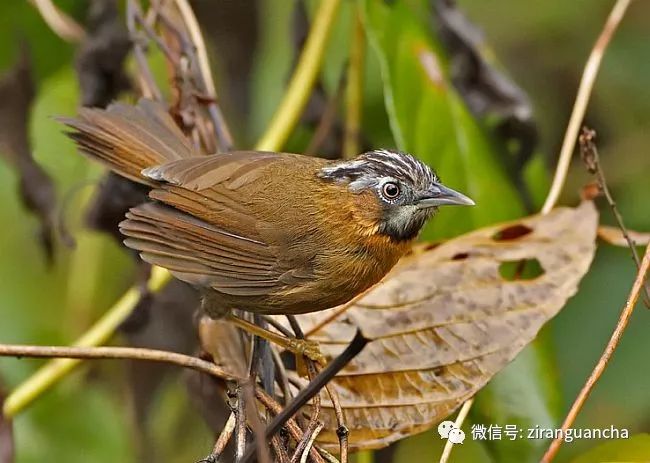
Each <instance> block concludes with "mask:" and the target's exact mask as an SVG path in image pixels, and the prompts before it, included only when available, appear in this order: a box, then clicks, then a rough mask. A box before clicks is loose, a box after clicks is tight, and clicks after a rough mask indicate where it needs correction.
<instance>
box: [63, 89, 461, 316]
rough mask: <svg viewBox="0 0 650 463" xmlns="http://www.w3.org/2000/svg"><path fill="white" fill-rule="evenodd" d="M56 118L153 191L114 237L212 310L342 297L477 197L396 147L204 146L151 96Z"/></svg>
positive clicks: (322, 302)
mask: <svg viewBox="0 0 650 463" xmlns="http://www.w3.org/2000/svg"><path fill="white" fill-rule="evenodd" d="M59 119H60V121H61V122H62V123H63V124H65V125H66V126H67V130H66V133H67V135H68V136H69V137H70V138H72V139H73V140H74V141H75V143H76V145H77V147H78V149H79V150H80V151H81V152H82V153H84V154H86V155H87V156H89V157H91V158H93V159H95V160H97V161H99V162H101V163H102V164H104V165H105V166H107V167H108V168H109V169H111V170H112V171H114V172H116V173H117V174H119V175H121V176H123V177H126V178H128V179H130V180H133V181H135V182H138V183H141V184H144V185H146V186H148V187H149V188H150V191H149V198H150V200H148V201H147V202H145V203H144V204H141V205H138V206H136V207H133V208H131V209H130V210H129V211H128V213H127V214H126V217H125V220H124V221H123V222H121V223H120V225H119V228H120V232H121V233H122V234H123V235H124V236H125V239H124V244H125V245H126V246H127V247H129V248H131V249H134V250H136V251H137V252H138V253H139V254H140V256H141V258H142V259H143V260H144V261H146V262H148V263H149V264H152V265H157V266H160V267H163V268H165V269H167V270H169V272H170V273H171V274H172V275H173V276H174V277H176V278H178V279H180V280H182V281H184V282H187V283H189V284H191V285H193V286H194V287H196V288H198V289H200V290H201V293H202V294H203V296H204V300H206V301H209V303H206V304H205V310H206V311H207V313H208V315H209V316H211V317H213V318H218V317H222V316H223V315H224V314H226V313H228V312H229V311H232V310H234V309H237V310H243V311H247V312H252V313H254V314H265V315H294V314H301V313H307V312H314V311H321V310H325V309H329V308H332V307H335V306H338V305H341V304H344V303H346V302H348V301H350V300H351V299H352V298H354V297H355V296H356V295H358V294H360V293H362V292H364V291H365V290H367V289H368V288H370V287H371V286H373V285H374V284H376V283H377V282H379V281H380V280H381V279H382V278H383V277H384V276H385V275H386V274H387V273H388V271H389V270H390V269H391V268H392V267H393V266H394V265H395V264H396V263H397V261H398V260H399V259H400V258H401V257H402V256H404V255H405V254H406V253H407V252H408V251H409V249H410V248H411V247H412V244H413V241H414V240H415V239H416V238H417V236H418V234H419V232H420V230H421V229H422V227H423V226H424V224H425V223H426V222H427V221H428V220H429V219H430V218H431V217H432V216H433V215H434V214H435V212H436V211H437V209H438V207H440V206H445V205H473V204H474V202H473V201H472V200H471V199H470V198H468V197H467V196H465V195H463V194H462V193H459V192H458V191H455V190H453V189H451V188H449V187H447V186H444V185H443V184H442V183H441V182H440V179H439V178H438V176H437V175H436V174H435V173H434V171H433V170H432V169H431V168H430V167H429V166H428V165H426V164H425V163H423V162H421V161H420V160H418V159H417V158H416V157H414V156H412V155H411V154H408V153H405V152H401V151H397V150H392V149H376V150H371V151H368V152H365V153H363V154H360V155H359V156H357V157H356V158H353V159H348V160H325V159H321V158H316V157H311V156H305V155H300V154H291V153H276V152H265V151H232V152H228V153H218V154H212V155H205V154H202V153H201V152H200V151H199V150H198V149H197V148H196V147H195V146H193V145H192V143H191V142H190V141H189V139H188V138H187V137H186V136H185V135H184V133H183V132H182V131H181V130H180V128H179V127H178V126H177V125H176V123H175V122H174V120H173V118H172V117H171V116H170V115H169V113H168V111H167V110H166V108H165V106H164V105H163V104H161V103H158V102H154V101H152V100H147V99H141V100H140V101H139V102H138V103H137V104H136V105H130V104H126V103H119V102H117V103H114V104H112V105H110V106H109V107H108V108H107V109H96V108H82V109H80V110H79V113H78V116H77V117H72V118H59Z"/></svg>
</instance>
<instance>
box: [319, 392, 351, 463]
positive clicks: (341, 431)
mask: <svg viewBox="0 0 650 463" xmlns="http://www.w3.org/2000/svg"><path fill="white" fill-rule="evenodd" d="M325 390H326V391H327V394H328V395H329V397H330V401H331V402H332V407H334V416H336V426H337V428H336V437H337V438H338V440H339V453H340V455H339V458H340V461H341V463H348V454H349V443H348V437H349V435H350V431H349V430H348V427H347V426H346V425H345V417H344V416H343V407H341V401H340V400H339V397H338V395H337V394H336V392H335V391H334V389H332V386H331V385H330V384H329V383H328V384H326V385H325Z"/></svg>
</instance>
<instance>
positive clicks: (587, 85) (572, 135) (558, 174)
mask: <svg viewBox="0 0 650 463" xmlns="http://www.w3.org/2000/svg"><path fill="white" fill-rule="evenodd" d="M630 2H631V0H617V2H616V4H615V5H614V8H612V11H611V13H610V14H609V17H608V18H607V21H606V22H605V26H604V27H603V30H602V31H601V33H600V36H599V37H598V39H597V40H596V43H595V44H594V47H593V49H592V50H591V54H590V55H589V58H588V59H587V64H586V65H585V69H584V71H583V72H582V79H581V80H580V86H579V87H578V94H577V96H576V101H575V103H574V105H573V110H572V112H571V118H570V119H569V125H568V126H567V129H566V133H565V134H564V141H563V142H562V149H561V150H560V157H559V159H558V162H557V167H556V169H555V177H554V178H553V184H552V185H551V189H550V191H549V192H548V196H547V197H546V201H545V202H544V206H543V207H542V213H543V214H547V213H548V212H549V211H550V210H551V209H553V208H554V207H555V205H556V204H557V201H558V199H559V197H560V193H561V192H562V188H563V187H564V183H565V181H566V176H567V172H568V170H569V164H571V155H572V154H573V148H574V146H575V143H576V140H577V137H578V131H579V130H580V126H581V125H582V121H583V119H584V117H585V112H586V110H587V104H588V103H589V99H590V97H591V91H592V89H593V87H594V82H595V81H596V75H597V74H598V69H599V68H600V63H601V61H602V59H603V55H604V54H605V50H606V49H607V46H608V45H609V42H610V40H611V39H612V36H613V35H614V32H615V31H616V29H617V28H618V25H619V24H620V23H621V20H622V19H623V15H624V14H625V11H626V10H627V7H628V6H629V5H630Z"/></svg>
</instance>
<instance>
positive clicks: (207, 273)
mask: <svg viewBox="0 0 650 463" xmlns="http://www.w3.org/2000/svg"><path fill="white" fill-rule="evenodd" d="M287 156H289V157H288V158H287ZM294 156H295V157H297V158H300V157H301V156H298V155H278V154H275V153H265V152H252V151H246V152H234V153H231V154H223V155H221V154H219V155H213V156H205V157H196V158H189V159H182V160H177V161H172V162H169V163H166V164H163V165H161V166H156V167H153V168H149V169H145V170H144V171H143V175H144V176H146V177H147V178H149V179H151V180H154V181H155V182H157V183H158V184H159V188H156V189H154V190H152V191H151V192H150V196H151V198H153V199H156V200H158V201H160V202H162V203H164V204H160V203H147V204H144V205H141V206H138V207H135V208H133V209H131V211H130V212H129V213H128V214H127V219H126V220H125V221H124V222H122V224H121V225H120V230H121V231H122V233H123V234H125V235H126V236H127V239H126V240H125V244H126V245H127V246H128V247H130V248H133V249H136V250H138V251H139V252H140V254H141V256H142V258H143V259H144V260H145V261H147V262H149V263H151V264H154V265H159V266H161V267H164V268H167V269H169V270H170V271H172V273H174V275H176V276H177V277H178V278H179V279H181V280H183V281H186V282H189V283H191V284H195V285H199V286H208V287H211V288H213V289H216V290H217V291H219V292H222V293H224V294H229V295H233V296H260V295H264V294H269V293H272V292H274V291H275V290H277V289H280V288H283V287H286V286H287V284H292V283H295V282H296V279H297V278H298V279H303V278H309V275H311V271H310V268H309V259H308V258H306V259H297V260H296V259H295V258H293V259H292V260H291V261H287V260H286V259H284V258H283V253H282V243H279V242H277V241H276V240H275V239H274V238H273V237H272V235H269V234H268V233H265V232H264V230H268V229H270V228H273V227H272V226H270V225H269V223H268V222H266V221H265V220H266V219H265V218H264V217H260V214H259V213H258V211H259V208H256V204H257V203H258V202H259V201H263V195H259V194H256V193H255V192H256V191H257V188H255V187H256V186H259V185H255V186H254V185H252V182H254V181H255V180H263V185H267V184H268V178H265V176H267V177H268V174H269V169H268V168H269V167H270V166H271V165H272V164H274V163H283V162H284V163H287V162H289V163H291V162H294V161H295V158H294ZM262 193H263V192H262ZM260 198H262V199H260ZM297 267H298V268H297Z"/></svg>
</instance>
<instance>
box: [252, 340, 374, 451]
mask: <svg viewBox="0 0 650 463" xmlns="http://www.w3.org/2000/svg"><path fill="white" fill-rule="evenodd" d="M366 344H368V339H366V338H365V337H364V336H363V334H361V331H357V334H356V335H355V336H354V338H353V339H352V341H351V342H350V344H349V345H348V347H346V348H345V350H344V351H343V352H341V354H340V355H339V356H338V357H336V358H335V359H334V360H332V361H331V362H330V363H328V364H327V366H326V367H325V368H323V369H322V370H321V371H320V373H318V375H317V376H316V377H315V378H314V379H313V380H312V381H310V382H309V384H308V385H307V387H305V388H304V389H302V390H301V391H300V392H299V393H298V395H296V397H295V398H294V399H293V400H292V401H291V402H290V403H289V404H287V406H286V407H284V408H283V409H282V411H281V412H280V413H278V414H277V415H276V416H275V417H274V418H273V419H272V420H271V423H270V424H269V425H268V426H267V428H266V432H265V434H266V438H267V439H270V438H271V437H272V436H273V435H274V434H275V433H276V432H278V431H279V430H280V428H282V427H283V426H284V425H285V424H286V422H287V421H288V420H289V419H291V417H292V416H294V415H295V414H296V413H297V412H298V410H300V409H301V408H302V407H303V406H304V405H305V404H306V403H307V402H309V401H310V400H311V399H312V398H313V397H314V396H315V395H316V394H318V393H319V392H320V391H321V389H323V387H324V386H325V384H327V383H328V382H329V381H330V380H331V379H332V378H333V377H334V376H335V375H336V374H337V373H338V372H339V371H341V369H343V368H344V367H345V366H346V365H347V364H348V363H350V360H352V359H353V358H354V357H356V356H357V355H358V354H359V352H361V350H362V349H363V348H364V347H365V346H366ZM254 455H255V451H254V449H249V450H248V451H247V452H246V455H244V458H243V459H242V462H243V463H247V462H250V461H252V458H253V457H254Z"/></svg>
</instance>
